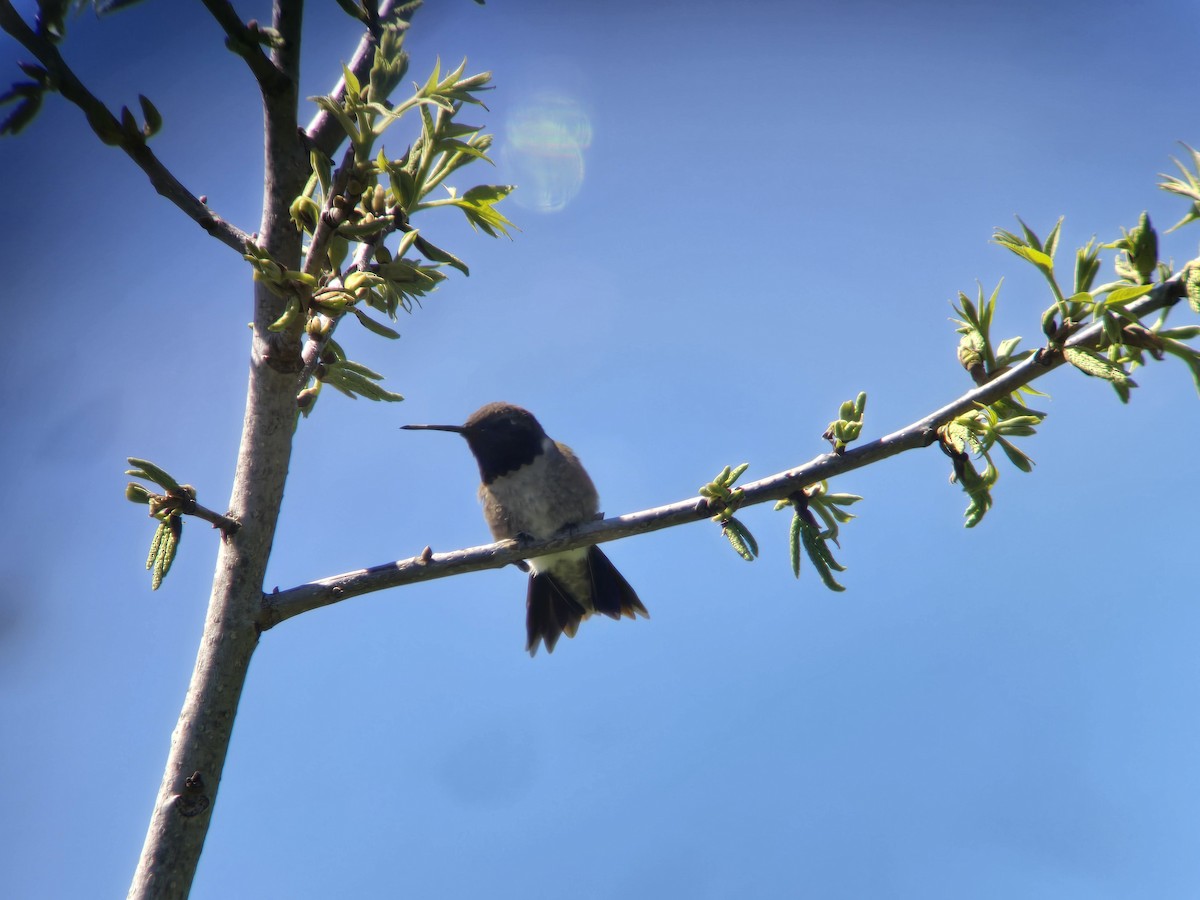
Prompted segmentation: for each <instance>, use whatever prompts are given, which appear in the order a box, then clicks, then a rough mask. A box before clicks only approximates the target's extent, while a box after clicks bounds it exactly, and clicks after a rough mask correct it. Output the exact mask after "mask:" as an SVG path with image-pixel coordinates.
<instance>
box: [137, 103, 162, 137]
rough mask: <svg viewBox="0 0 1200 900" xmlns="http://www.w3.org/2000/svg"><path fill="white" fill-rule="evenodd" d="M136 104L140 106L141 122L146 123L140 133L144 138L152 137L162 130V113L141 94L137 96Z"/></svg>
mask: <svg viewBox="0 0 1200 900" xmlns="http://www.w3.org/2000/svg"><path fill="white" fill-rule="evenodd" d="M138 103H140V104H141V105H142V121H143V122H145V123H146V124H145V125H144V126H143V127H142V133H143V134H144V135H145V136H146V137H153V136H154V135H156V134H158V132H159V131H161V130H162V125H163V119H162V113H160V112H159V111H158V108H157V107H156V106H155V105H154V104H153V103H151V102H150V101H149V100H148V99H147V98H146V97H145V96H144V95H142V94H138Z"/></svg>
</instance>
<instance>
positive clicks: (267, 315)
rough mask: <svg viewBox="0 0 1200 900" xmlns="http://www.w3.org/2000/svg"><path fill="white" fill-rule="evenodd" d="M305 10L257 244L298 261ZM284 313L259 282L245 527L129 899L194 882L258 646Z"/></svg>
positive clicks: (271, 130) (277, 486) (284, 425)
mask: <svg viewBox="0 0 1200 900" xmlns="http://www.w3.org/2000/svg"><path fill="white" fill-rule="evenodd" d="M303 8H304V7H303V2H302V0H275V4H274V11H273V12H274V15H273V24H274V27H275V29H276V30H277V31H278V32H279V34H280V35H281V36H282V45H281V46H279V47H277V48H276V49H274V50H273V51H272V54H271V60H272V62H273V63H274V65H276V66H277V67H278V68H279V69H280V71H282V72H283V73H284V74H285V75H286V76H287V78H286V79H285V80H282V83H277V84H275V85H272V86H270V87H268V86H267V85H263V112H264V123H263V124H264V135H265V141H264V188H263V217H262V225H261V228H260V231H259V237H258V240H257V242H258V244H259V246H261V247H264V248H265V249H266V250H267V251H268V252H269V253H270V254H271V257H272V258H273V259H274V260H276V261H277V262H279V263H280V264H282V265H284V266H285V267H287V268H290V269H298V268H299V267H300V253H301V240H300V235H299V233H298V232H297V230H296V228H295V226H294V225H293V223H292V221H291V219H290V217H289V214H288V208H289V206H290V204H291V201H292V199H293V198H294V197H295V196H296V195H297V194H299V193H300V191H301V190H302V189H303V187H304V182H305V180H306V179H307V177H308V173H309V166H308V156H307V152H306V151H305V149H304V148H303V146H302V145H301V142H300V140H299V137H298V135H297V127H298V126H297V119H296V115H297V109H296V105H297V88H296V86H297V84H298V82H299V69H300V26H301V20H302V16H303ZM282 312H283V300H282V299H281V298H279V297H277V296H275V295H274V294H272V293H271V292H270V291H269V290H267V289H266V288H265V287H264V286H263V285H262V284H256V285H255V290H254V332H253V334H254V336H253V340H252V344H251V358H250V383H249V388H248V390H247V395H246V416H245V420H244V421H243V424H242V440H241V446H240V448H239V450H238V462H237V470H236V473H235V475H234V483H233V495H232V498H231V500H230V507H229V514H230V516H232V517H233V518H234V519H236V520H237V521H238V522H239V523H241V529H240V530H239V531H238V532H237V534H235V535H234V536H232V537H231V538H228V539H226V540H224V541H222V545H221V549H220V553H219V554H218V556H217V567H216V572H215V574H214V578H213V585H212V593H211V595H210V598H209V605H208V615H207V617H206V619H205V623H204V634H203V636H202V637H201V640H200V650H199V652H198V654H197V656H196V668H195V670H194V671H193V673H192V681H191V684H190V685H189V686H188V692H187V697H186V698H185V700H184V703H183V709H182V711H181V712H180V715H179V723H178V724H177V725H176V726H175V731H174V732H173V733H172V735H171V749H170V753H169V755H168V757H167V766H166V771H165V772H164V774H163V780H162V785H161V787H160V788H159V792H158V798H157V799H156V801H155V804H154V813H153V815H152V817H151V820H150V828H149V830H148V831H147V834H146V843H145V845H144V846H143V848H142V855H141V858H140V860H139V861H138V866H137V871H136V872H135V873H134V877H133V884H132V886H131V887H130V889H129V896H130V897H131V898H139V900H140V898H152V897H153V898H182V897H186V896H187V895H188V893H189V891H190V890H191V886H192V879H193V878H194V877H195V874H196V866H197V864H198V863H199V860H200V851H201V850H202V849H203V848H204V839H205V837H206V835H207V834H208V826H209V822H210V821H211V820H212V814H213V806H214V804H215V802H216V797H217V788H218V787H219V785H220V781H221V772H222V770H223V768H224V765H225V757H226V755H227V753H228V751H229V740H230V736H231V734H232V731H233V722H234V719H235V717H236V715H237V708H238V701H239V700H240V699H241V695H242V688H243V686H244V685H245V682H246V673H247V670H248V669H249V666H250V658H251V656H252V655H253V654H254V648H255V647H256V646H257V644H258V635H259V626H258V617H259V615H260V612H261V609H262V586H263V577H264V574H265V572H266V568H267V561H268V560H269V558H270V555H271V544H272V541H273V540H274V537H275V525H276V522H277V521H278V517H279V507H280V504H281V502H282V500H283V489H284V484H285V482H286V480H287V472H288V464H289V462H290V460H291V453H292V434H293V431H294V429H295V423H296V393H297V387H296V380H297V377H298V374H299V372H300V369H301V360H300V339H299V336H298V335H286V334H275V333H272V332H270V331H268V326H269V325H270V324H271V323H272V322H274V321H275V320H276V319H277V318H278V317H279V316H280V315H281V314H282Z"/></svg>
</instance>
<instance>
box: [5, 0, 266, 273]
mask: <svg viewBox="0 0 1200 900" xmlns="http://www.w3.org/2000/svg"><path fill="white" fill-rule="evenodd" d="M0 28H3V29H4V30H5V31H7V32H8V33H9V34H10V35H12V36H13V37H14V38H16V39H17V41H19V42H20V43H21V45H22V46H24V47H25V49H26V50H28V51H29V52H30V53H32V54H33V55H34V56H35V57H36V58H37V61H38V62H39V63H41V64H42V67H43V68H44V69H45V70H46V72H47V73H49V76H50V79H51V82H52V84H53V86H54V89H55V90H57V91H58V92H59V93H60V94H62V95H63V96H64V97H65V98H67V100H69V101H70V102H72V103H74V104H75V105H76V106H78V107H79V108H80V109H81V110H82V111H83V114H84V115H85V116H87V120H88V124H89V125H90V126H91V127H92V131H94V132H95V133H96V136H97V137H99V138H100V140H101V141H103V142H104V143H106V144H112V145H116V146H119V147H120V148H121V149H122V150H124V151H125V153H126V155H128V156H129V158H130V159H132V160H133V161H134V163H136V164H137V166H138V167H139V168H140V169H141V170H142V171H143V172H145V173H146V175H147V176H148V177H149V179H150V184H151V185H152V186H153V187H154V189H155V190H156V191H157V192H158V193H159V194H161V195H162V196H163V197H165V198H166V199H168V200H170V201H171V202H172V203H174V204H175V205H176V206H177V207H179V209H181V210H182V211H183V212H184V214H185V215H187V216H188V217H189V218H190V219H192V220H193V221H194V222H196V224H198V225H199V226H200V227H201V228H203V229H204V230H205V231H207V232H208V233H209V234H210V235H212V236H213V237H215V238H216V239H217V240H219V241H220V242H221V243H223V244H225V245H227V246H229V247H232V248H233V249H234V250H236V251H238V253H244V252H245V250H246V244H247V242H249V241H250V235H248V234H246V232H244V231H242V230H241V229H239V228H237V227H236V226H234V225H231V224H229V223H228V222H226V221H225V220H224V219H222V218H221V217H220V216H218V215H216V214H215V213H213V212H212V210H210V209H209V208H208V205H207V204H206V203H204V202H203V201H201V200H200V199H199V198H198V197H196V196H195V195H194V194H193V193H192V192H191V191H189V190H188V189H187V188H185V187H184V186H183V184H182V183H181V182H180V181H179V179H178V178H176V177H175V176H174V175H173V174H172V173H171V171H170V170H169V169H167V167H166V166H164V165H163V164H162V162H161V161H160V160H159V159H158V157H157V156H155V155H154V151H152V150H151V149H150V148H149V147H148V146H147V145H146V140H145V137H144V136H142V135H141V133H140V132H138V133H136V134H131V133H129V131H128V130H127V129H125V128H124V127H123V126H122V124H121V122H120V121H118V120H117V118H116V116H114V115H113V114H112V113H111V112H110V111H109V109H108V107H107V106H105V105H104V104H103V103H102V102H101V101H100V100H99V99H98V98H97V97H96V96H95V95H94V94H93V93H92V92H91V91H89V90H88V89H87V88H86V87H84V85H83V83H82V82H81V81H80V80H79V79H78V78H77V77H76V75H75V73H74V72H73V71H71V68H70V66H68V65H67V63H66V61H65V60H64V59H63V58H62V54H60V53H59V52H58V48H57V47H55V46H54V44H53V43H51V42H50V41H49V40H48V39H47V38H45V37H43V36H42V35H39V34H37V33H36V32H35V31H34V30H33V29H31V28H30V27H29V26H28V25H26V24H25V21H24V19H22V18H21V17H20V15H18V14H17V12H16V10H14V9H13V7H12V4H11V3H10V2H9V0H0Z"/></svg>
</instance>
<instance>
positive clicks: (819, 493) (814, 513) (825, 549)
mask: <svg viewBox="0 0 1200 900" xmlns="http://www.w3.org/2000/svg"><path fill="white" fill-rule="evenodd" d="M859 396H860V397H862V396H863V395H862V394H860V395H859ZM861 499H862V497H859V496H856V495H855V494H831V493H829V484H828V482H825V481H822V482H820V483H819V484H814V485H812V486H811V487H808V488H805V489H804V490H802V491H797V492H795V493H794V494H792V495H791V496H790V497H788V498H787V499H786V500H780V501H779V502H778V503H776V504H775V509H777V510H779V509H785V508H787V507H789V506H790V507H791V508H792V527H791V530H790V531H789V533H788V544H789V556H790V558H791V561H792V574H793V575H795V576H796V577H797V578H799V577H800V551H801V548H803V550H804V553H805V555H807V556H808V558H809V561H810V562H812V565H813V568H815V569H816V570H817V574H818V575H819V576H820V578H821V582H822V583H823V584H824V585H825V587H827V588H829V590H831V591H838V592H840V591H844V590H845V589H846V588H845V587H844V586H843V585H841V584H839V583H838V580H837V579H836V578H834V576H833V573H834V572H844V571H846V567H845V566H843V565H842V564H841V563H839V562H838V561H837V560H836V559H834V558H833V551H832V550H830V549H829V544H830V543H831V542H832V543H833V544H834V545H835V546H838V547H840V546H841V544H839V543H838V533H839V526H840V525H844V524H845V523H847V522H849V521H850V520H851V519H853V518H854V515H853V514H852V513H848V512H846V510H845V509H843V508H842V507H845V506H850V505H852V504H854V503H857V502H858V501H859V500H861ZM818 518H819V520H820V521H818ZM822 523H824V525H825V527H824V528H822V527H821V524H822Z"/></svg>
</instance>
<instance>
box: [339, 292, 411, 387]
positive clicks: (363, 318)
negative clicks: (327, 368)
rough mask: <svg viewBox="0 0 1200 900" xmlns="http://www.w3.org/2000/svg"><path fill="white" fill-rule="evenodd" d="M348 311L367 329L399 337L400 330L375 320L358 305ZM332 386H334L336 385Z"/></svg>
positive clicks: (386, 336) (382, 334) (382, 335)
mask: <svg viewBox="0 0 1200 900" xmlns="http://www.w3.org/2000/svg"><path fill="white" fill-rule="evenodd" d="M350 311H351V312H353V313H354V315H355V316H356V317H357V318H358V321H359V322H361V323H362V326H363V327H364V328H366V329H367V330H368V331H373V332H374V333H375V334H378V335H380V336H381V337H385V338H388V339H390V340H396V339H397V338H398V337H400V332H398V331H396V330H395V329H392V328H388V327H387V326H386V325H384V324H383V323H382V322H376V321H375V320H374V319H372V318H371V317H370V316H368V315H367V314H366V313H364V312H363V311H362V310H361V309H359V308H358V307H356V306H355V307H351V310H350ZM334 386H335V387H336V385H334Z"/></svg>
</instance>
